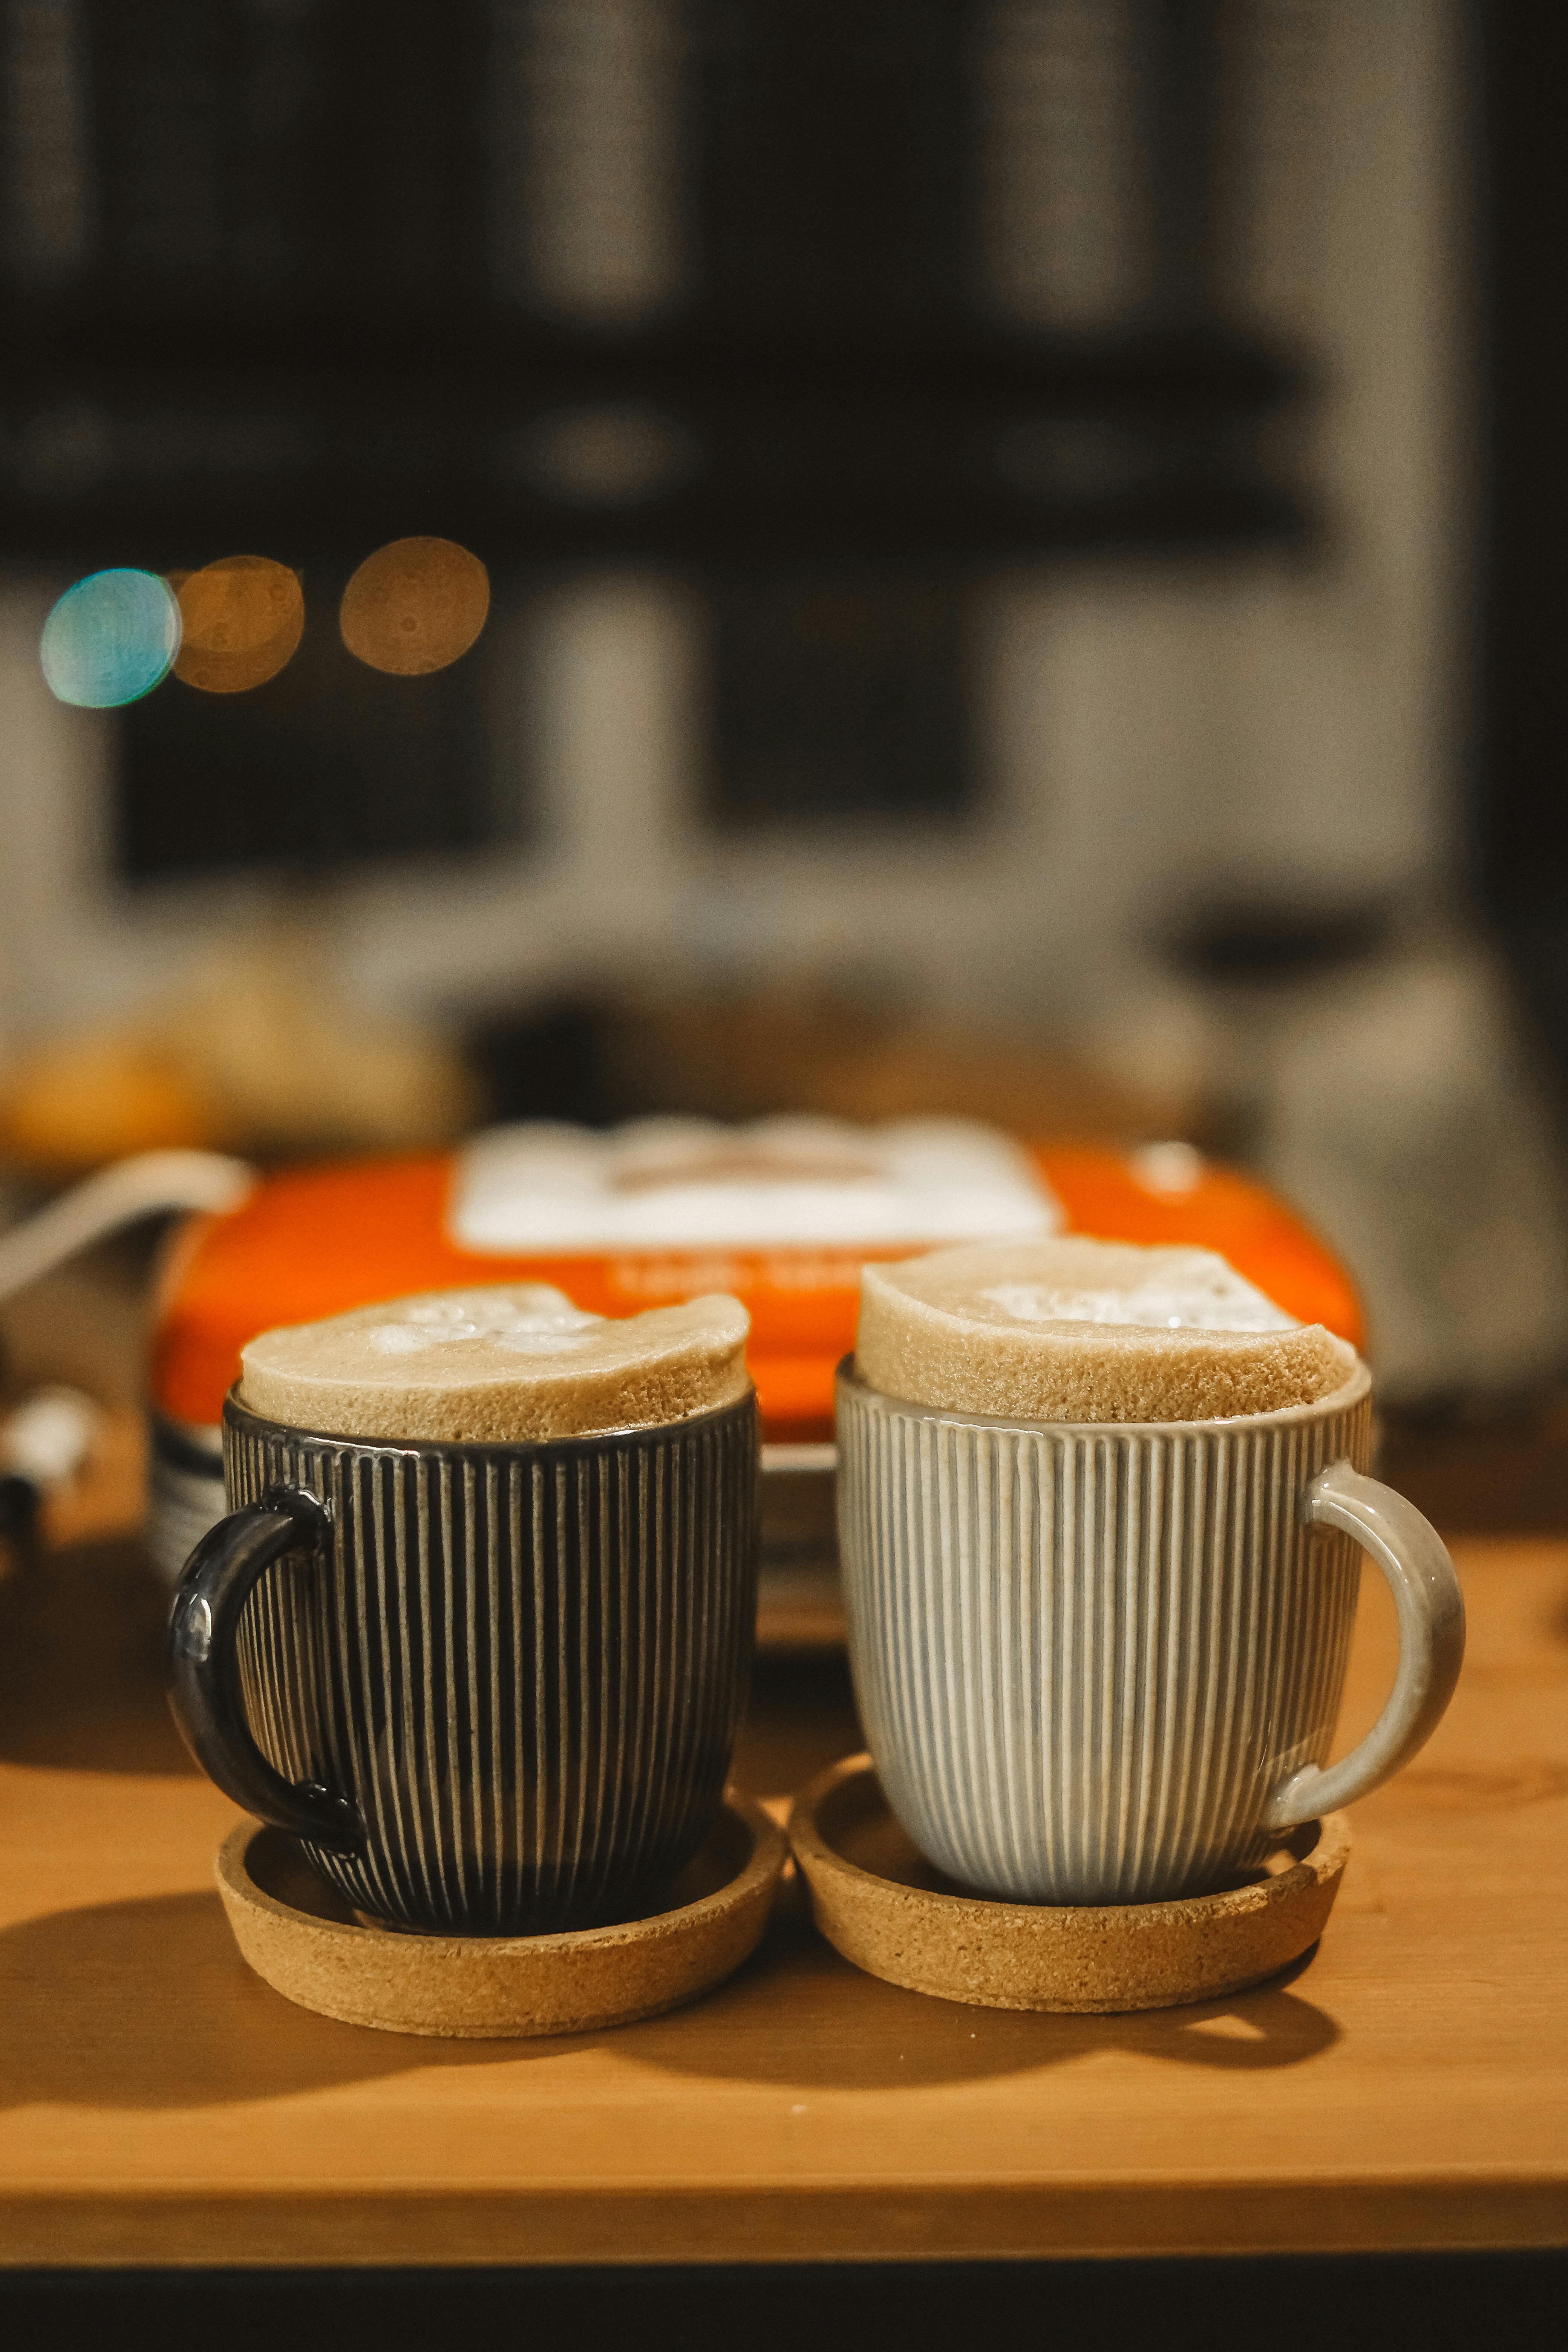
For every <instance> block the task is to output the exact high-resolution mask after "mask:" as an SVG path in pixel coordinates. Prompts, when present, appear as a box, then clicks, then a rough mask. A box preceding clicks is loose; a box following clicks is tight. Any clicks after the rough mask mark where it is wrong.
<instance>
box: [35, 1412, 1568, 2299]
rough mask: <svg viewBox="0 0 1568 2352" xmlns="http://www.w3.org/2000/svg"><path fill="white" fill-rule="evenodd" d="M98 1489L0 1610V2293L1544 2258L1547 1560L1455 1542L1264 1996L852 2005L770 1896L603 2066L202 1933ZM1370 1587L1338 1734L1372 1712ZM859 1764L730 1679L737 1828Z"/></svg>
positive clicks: (1387, 1634)
mask: <svg viewBox="0 0 1568 2352" xmlns="http://www.w3.org/2000/svg"><path fill="white" fill-rule="evenodd" d="M117 1443H118V1444H120V1447H121V1454H120V1459H119V1461H118V1464H117V1465H110V1472H111V1474H112V1475H109V1476H108V1480H107V1485H106V1486H104V1487H103V1488H102V1489H101V1491H100V1493H99V1495H98V1498H97V1500H96V1501H95V1499H94V1496H93V1495H92V1494H90V1493H89V1495H87V1496H85V1497H78V1498H76V1500H75V1501H74V1502H73V1504H72V1505H71V1506H70V1507H69V1508H68V1510H66V1511H65V1512H63V1513H61V1514H58V1515H57V1521H56V1525H55V1527H54V1528H53V1530H52V1535H53V1538H54V1542H53V1549H52V1550H51V1551H50V1552H49V1554H48V1555H47V1558H46V1559H43V1560H42V1561H40V1562H39V1563H38V1564H37V1566H36V1567H35V1568H33V1569H32V1570H29V1571H26V1572H24V1571H21V1570H15V1569H13V1570H12V1572H11V1573H10V1574H9V1575H8V1576H7V1577H6V1578H5V1581H4V1582H0V2035H3V2040H0V2259H3V2260H4V2261H5V2263H11V2264H27V2263H42V2264H73V2265H74V2264H169V2263H266V2264H273V2263H276V2264H294V2263H333V2264H361V2263H374V2264H386V2263H395V2264H397V2263H406V2264H426V2263H552V2262H574V2263H592V2262H643V2263H647V2262H691V2261H713V2262H723V2261H735V2260H769V2259H784V2258H793V2259H801V2260H814V2259H829V2258H835V2259H846V2260H847V2259H853V2258H861V2257H890V2256H897V2257H908V2256H918V2257H933V2256H954V2257H956V2256H976V2257H978V2256H988V2255H1028V2254H1051V2253H1075V2252H1076V2253H1083V2252H1090V2253H1093V2252H1158V2251H1183V2250H1185V2251H1200V2250H1208V2251H1243V2250H1251V2251H1267V2250H1273V2249H1279V2250H1298V2251H1304V2250H1313V2251H1316V2250H1329V2249H1358V2248H1384V2249H1392V2248H1402V2247H1409V2248H1417V2247H1435V2246H1543V2245H1552V2244H1561V2243H1563V2242H1568V1869H1565V1867H1564V1852H1565V1849H1568V1544H1563V1543H1557V1542H1552V1541H1549V1540H1514V1541H1509V1542H1506V1543H1505V1542H1490V1543H1489V1542H1485V1541H1479V1540H1473V1539H1471V1540H1467V1541H1465V1542H1464V1543H1463V1544H1462V1545H1461V1546H1460V1547H1459V1548H1458V1557H1459V1561H1460V1568H1461V1572H1462V1574H1463V1576H1464V1578H1465V1582H1466V1587H1467V1591H1468V1597H1469V1602H1470V1612H1471V1644H1470V1655H1469V1661H1468V1665H1467V1668H1466V1672H1465V1676H1464V1680H1463V1682H1462V1683H1461V1685H1460V1689H1459V1695H1458V1699H1457V1700H1456V1703H1455V1705H1454V1707H1453V1710H1452V1712H1451V1713H1450V1715H1449V1717H1448V1718H1447V1722H1446V1723H1445V1725H1444V1726H1443V1728H1442V1730H1441V1732H1440V1733H1439V1735H1438V1737H1437V1738H1436V1739H1435V1740H1434V1742H1433V1743H1432V1745H1431V1747H1430V1748H1428V1749H1427V1750H1426V1753H1425V1754H1424V1755H1423V1756H1422V1757H1421V1758H1420V1759H1419V1760H1418V1762H1417V1763H1416V1765H1415V1767H1414V1768H1413V1769H1411V1770H1410V1771H1409V1772H1407V1773H1406V1774H1405V1777H1404V1778H1403V1779H1402V1780H1399V1781H1397V1782H1396V1783H1395V1784H1394V1786H1393V1787H1392V1788H1390V1789H1388V1790H1384V1792H1383V1793H1382V1794H1381V1795H1380V1796H1377V1797H1375V1798H1373V1799H1370V1800H1369V1801H1367V1802H1366V1803H1365V1804H1363V1805H1362V1806H1361V1807H1359V1808H1358V1809H1357V1811H1356V1814H1355V1836H1356V1847H1355V1853H1354V1857H1353V1860H1352V1865H1351V1870H1350V1874H1349V1877H1348V1879H1347V1882H1346V1885H1345V1889H1344V1892H1343V1894H1342V1897H1341V1901H1340V1904H1339V1907H1338V1909H1337V1910H1336V1912H1335V1914H1334V1916H1333V1919H1332V1921H1331V1925H1330V1928H1329V1931H1328V1934H1327V1935H1326V1937H1325V1938H1324V1940H1323V1943H1322V1946H1321V1949H1320V1951H1319V1952H1318V1954H1317V1955H1316V1957H1315V1958H1312V1959H1311V1960H1310V1963H1309V1964H1308V1965H1306V1966H1304V1967H1303V1968H1301V1969H1300V1971H1299V1972H1297V1973H1296V1974H1295V1975H1294V1976H1293V1977H1291V1978H1290V1979H1289V1981H1284V1980H1281V1981H1277V1982H1275V1983H1274V1984H1272V1985H1270V1986H1268V1987H1267V1988H1265V1989H1264V1990H1261V1991H1258V1992H1255V1993H1252V1994H1249V1995H1247V1996H1244V1997H1242V1998H1240V1999H1237V2000H1232V2001H1228V2002H1223V2003H1218V2004H1215V2005H1213V2006H1210V2007H1205V2008H1201V2009H1192V2010H1185V2011H1173V2012H1170V2013H1167V2014H1164V2015H1159V2016H1146V2017H1136V2018H1106V2019H1072V2018H1053V2017H1026V2016H1013V2015H1009V2014H1005V2013H1000V2012H995V2011H984V2010H968V2009H963V2008H958V2007H954V2006H952V2005H950V2004H948V2003H945V2002H939V2001H931V2000H923V1999H921V1997H919V1996H918V1995H915V1994H913V1993H906V1992H900V1991H897V1990H894V1989H893V1988H891V1987H889V1986H887V1985H883V1984H879V1983H877V1982H875V1981H873V1980H872V1979H869V1978H866V1977H862V1976H859V1975H858V1974H857V1973H856V1971H855V1970H854V1969H851V1968H849V1967H848V1966H847V1965H846V1964H845V1963H844V1962H843V1961H841V1960H839V1959H838V1958H837V1957H836V1956H835V1955H834V1954H833V1953H832V1952H830V1951H829V1950H828V1949H827V1948H826V1946H824V1945H823V1944H822V1943H821V1942H819V1941H818V1940H817V1939H816V1937H815V1935H814V1933H813V1931H812V1929H811V1927H810V1925H809V1922H808V1921H807V1920H806V1918H805V1916H804V1914H803V1911H802V1909H801V1906H800V1902H799V1897H798V1895H797V1894H796V1893H795V1892H794V1891H793V1890H791V1891H790V1892H789V1893H788V1895H786V1898H785V1899H784V1901H783V1902H782V1903H781V1906H780V1909H779V1914H778V1916H777V1918H776V1920H775V1923H774V1925H773V1928H772V1930H771V1931H770V1934H769V1937H768V1939H767V1941H766V1943H765V1945H764V1947H763V1950H762V1952H761V1953H760V1954H759V1955H758V1957H757V1958H756V1959H755V1960H754V1961H753V1962H752V1964H751V1965H750V1966H749V1967H748V1968H747V1969H745V1970H744V1971H743V1972H742V1975H741V1976H740V1977H739V1978H737V1979H734V1980H733V1981H732V1982H731V1984H729V1985H728V1986H726V1987H724V1988H723V1989H722V1990H720V1991H719V1992H718V1993H716V1994H714V1995H712V1996H710V1998H709V1999H708V2000H704V2001H702V2002H700V2003H699V2004H698V2005H697V2006H695V2007H693V2008H692V2009H690V2010H688V2011H684V2012H681V2013H679V2014H677V2015H675V2016H671V2017H667V2018H663V2019H660V2020H658V2021H653V2022H651V2023H648V2024H646V2025H641V2026H634V2027H630V2028H626V2029H624V2030H622V2031H621V2032H616V2033H609V2034H605V2035H595V2036H581V2037H575V2038H572V2039H568V2040H563V2041H557V2042H541V2043H532V2044H529V2043H509V2044H499V2043H486V2044H475V2043H468V2044H455V2045H448V2046H442V2045H440V2044H438V2043H432V2042H419V2041H413V2040H403V2039H397V2038H393V2037H390V2036H385V2035H381V2034H375V2033H370V2032H359V2031H356V2030H355V2029H353V2028H352V2027H348V2026H340V2025H334V2024H331V2023H329V2022H327V2021H324V2020H322V2019H320V2018H317V2017H313V2016H310V2015H308V2014H307V2013H305V2012H304V2011H299V2010H295V2009H291V2008H290V2007H289V2005H288V2004H287V2003H286V2002H285V2001H283V2000H280V1999H279V1997H278V1996H277V1995H275V1994H273V1993H271V1992H269V1991H268V1990H267V1989H266V1988H265V1987H264V1986H262V1985H261V1984H260V1983H258V1981H257V1980H256V1979H253V1978H252V1977H250V1976H249V1975H248V1974H247V1971H246V1970H245V1969H244V1967H243V1966H242V1964H241V1963H240V1961H239V1959H238V1958H237V1955H236V1953H235V1951H234V1949H233V1947H232V1945H231V1944H230V1942H229V1940H228V1936H227V1931H226V1927H225V1924H224V1920H223V1916H222V1914H221V1912H220V1909H219V1906H218V1901H217V1897H216V1894H215V1893H214V1891H213V1885H212V1876H211V1870H212V1856H213V1853H214V1850H215V1848H216V1845H217V1843H218V1841H219V1839H220V1838H221V1836H222V1835H223V1833H224V1831H225V1829H226V1826H227V1824H228V1823H229V1822H230V1821H231V1820H232V1819H233V1814H232V1812H231V1810H230V1808H229V1807H228V1806H227V1804H226V1802H225V1801H224V1800H223V1799H222V1798H221V1797H219V1796H218V1795H217V1794H216V1791H215V1790H212V1789H211V1788H209V1787H208V1786H207V1784H206V1783H205V1781H204V1780H200V1779H199V1778H197V1777H196V1776H195V1773H194V1771H192V1770H191V1769H189V1768H188V1767H187V1766H186V1765H185V1763H184V1759H183V1757H182V1754H181V1751H180V1750H179V1748H178V1747H177V1745H176V1743H175V1742H174V1736H173V1733H172V1731H171V1730H170V1728H169V1726H168V1723H167V1720H166V1718H165V1717H164V1714H163V1702H162V1698H161V1695H160V1688H159V1661H158V1651H159V1630H160V1614H161V1600H160V1596H159V1594H158V1591H157V1590H156V1587H155V1586H154V1585H153V1581H152V1580H151V1577H150V1575H149V1573H148V1571H147V1570H146V1569H145V1567H144V1565H143V1564H142V1561H141V1559H140V1557H139V1555H138V1553H137V1552H136V1550H135V1549H134V1546H133V1545H132V1543H130V1542H129V1541H128V1540H126V1539H125V1538H123V1537H117V1536H115V1535H114V1534H113V1532H112V1527H111V1522H112V1518H113V1516H114V1509H113V1507H110V1506H111V1505H112V1504H113V1498H114V1497H115V1496H118V1497H120V1502H119V1506H118V1507H119V1508H120V1509H121V1513H122V1512H123V1507H124V1504H123V1498H124V1496H125V1495H126V1494H127V1493H129V1492H130V1491H131V1488H132V1483H133V1482H132V1468H133V1465H132V1463H131V1460H130V1454H129V1448H130V1444H131V1439H130V1437H129V1434H128V1433H127V1432H126V1431H125V1430H123V1429H122V1430H121V1434H120V1437H119V1438H118V1440H117ZM105 1495H108V1496H110V1506H106V1505H105V1503H104V1499H103V1497H104V1496H105ZM1391 1613H1392V1612H1390V1611H1389V1610H1388V1608H1387V1605H1386V1602H1385V1601H1384V1598H1383V1593H1382V1588H1381V1585H1380V1584H1375V1583H1374V1582H1373V1580H1369V1582H1368V1586H1367V1589H1366V1591H1365V1594H1364V1599H1363V1623H1362V1627H1361V1630H1360V1633H1358V1643H1357V1651H1356V1656H1355V1662H1354V1665H1353V1668H1352V1689H1351V1696H1350V1698H1349V1701H1348V1703H1347V1707H1346V1714H1345V1720H1344V1724H1343V1726H1342V1734H1343V1740H1344V1742H1345V1743H1346V1744H1348V1742H1349V1740H1350V1739H1351V1738H1354V1737H1356V1736H1358V1734H1359V1732H1360V1730H1361V1729H1362V1728H1363V1727H1364V1725H1365V1724H1366V1723H1367V1722H1368V1721H1370V1719H1371V1717H1372V1716H1373V1713H1374V1712H1375V1709H1376V1706H1377V1705H1378V1703H1379V1700H1380V1698H1381V1696H1382V1693H1383V1691H1384V1688H1385V1687H1386V1683H1387V1677H1388V1675H1389V1671H1390V1662H1391V1654H1392V1628H1391ZM855 1743H856V1731H855V1726H854V1720H853V1713H852V1709H851V1707H850V1705H849V1701H848V1694H847V1682H846V1679H845V1676H844V1674H843V1670H842V1666H841V1665H840V1664H836V1663H835V1662H833V1661H832V1660H830V1659H824V1658H821V1657H818V1658H816V1659H815V1660H801V1661H798V1662H795V1663H793V1664H792V1663H791V1662H790V1661H788V1660H784V1659H776V1660H773V1661H770V1662H769V1663H768V1664H767V1666H766V1668H765V1670H764V1673H763V1676H762V1679H761V1683H760V1686H759V1690H758V1693H757V1698H756V1703H755V1705H754V1707H753V1712H752V1721H751V1724H750V1727H749V1728H748V1731H747V1734H746V1738H745V1741H744V1743H743V1747H742V1754H741V1757H740V1759H739V1768H738V1769H739V1777H740V1778H741V1779H742V1781H743V1782H744V1783H745V1784H746V1785H748V1786H750V1787H751V1788H752V1789H753V1790H757V1791H758V1792H760V1793H763V1794H764V1795H768V1796H773V1795H779V1794H782V1793H783V1792H784V1790H786V1789H787V1788H789V1787H790V1786H791V1785H792V1784H794V1783H795V1782H796V1781H798V1780H800V1779H801V1778H803V1777H804V1776H805V1773H806V1772H808V1771H809V1770H811V1769H815V1767H816V1765H818V1764H819V1763H821V1762H824V1761H826V1760H827V1759H830V1758H831V1757H833V1756H835V1755H837V1754H840V1753H843V1752H845V1751H846V1750H847V1748H850V1747H851V1746H852V1745H854V1744H855Z"/></svg>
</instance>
